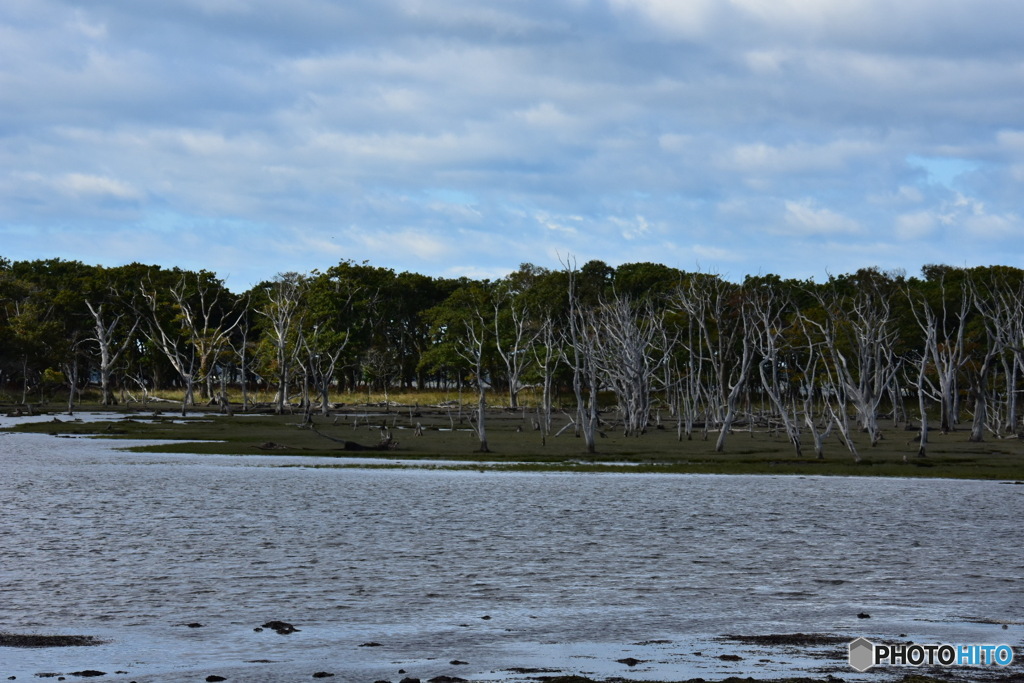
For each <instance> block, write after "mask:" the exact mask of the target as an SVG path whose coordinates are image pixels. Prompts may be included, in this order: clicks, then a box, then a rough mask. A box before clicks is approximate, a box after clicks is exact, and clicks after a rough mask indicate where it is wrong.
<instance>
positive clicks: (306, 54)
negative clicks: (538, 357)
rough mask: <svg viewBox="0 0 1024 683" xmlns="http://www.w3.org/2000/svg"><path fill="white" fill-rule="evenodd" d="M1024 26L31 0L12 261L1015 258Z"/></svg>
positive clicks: (998, 2)
mask: <svg viewBox="0 0 1024 683" xmlns="http://www.w3.org/2000/svg"><path fill="white" fill-rule="evenodd" d="M1022 24H1024V6H1020V5H1017V4H1015V3H1009V2H1005V1H1003V0H978V2H976V3H972V4H970V5H969V6H968V5H966V4H964V3H963V2H961V1H960V0H907V1H906V2H901V3H899V4H898V5H893V4H892V3H884V2H882V0H864V1H863V2H855V3H850V2H842V1H840V0H820V1H819V2H805V1H803V0H778V1H772V2H769V0H721V1H719V0H694V1H692V2H676V1H673V0H608V2H596V3H595V2H587V1H586V0H552V2H548V3H501V4H486V3H484V4H480V3H477V4H467V3H464V2H460V1H457V0H433V1H431V2H425V1H423V0H351V1H350V2H345V3H338V2H333V1H331V0H295V2H291V3H287V4H282V3H279V2H274V1H273V0H215V1H212V2H201V1H200V0H187V1H183V2H178V3H119V2H113V1H112V0H96V1H95V2H90V3H81V2H72V1H71V0H31V1H30V0H9V1H8V2H4V3H0V91H2V92H4V93H5V97H4V107H3V108H0V131H2V134H0V235H2V236H3V237H4V238H8V239H6V241H5V243H4V246H3V247H0V251H3V252H4V253H3V255H4V256H7V257H9V258H15V259H20V258H36V257H40V258H42V257H48V256H50V255H51V254H50V253H48V250H49V249H53V248H54V245H66V248H67V250H66V251H64V252H63V253H64V254H75V253H78V254H81V255H82V256H83V257H84V256H86V255H93V256H91V258H93V259H96V260H102V259H104V258H105V257H104V254H108V253H109V254H120V253H124V252H123V251H120V250H124V249H128V248H129V247H125V246H123V245H119V244H114V243H113V240H115V239H123V238H124V235H126V234H132V235H135V238H134V240H135V241H134V244H137V245H139V246H138V247H137V249H136V250H135V251H134V252H133V255H134V256H135V257H138V258H139V259H140V260H147V259H146V258H145V255H146V254H147V253H148V254H152V255H153V256H152V258H158V257H159V258H164V259H167V260H168V261H170V260H171V259H178V258H181V259H188V260H189V263H194V262H198V261H200V260H201V259H202V258H203V257H204V255H205V256H206V257H208V258H209V262H208V263H207V264H206V267H209V268H211V269H218V268H219V264H225V265H226V266H230V267H231V269H232V271H233V272H234V273H235V275H233V277H238V278H239V279H242V278H246V279H251V278H265V277H267V276H269V275H272V274H273V273H261V272H259V271H261V270H266V269H273V271H274V272H276V271H277V270H301V269H303V268H314V267H321V268H322V267H326V266H329V265H332V263H324V261H326V260H330V261H334V260H335V259H338V258H350V257H352V258H359V259H363V258H366V259H370V260H371V261H373V262H374V263H379V264H381V265H386V266H392V267H399V268H408V269H413V270H423V271H428V272H437V273H440V272H455V271H456V270H459V271H460V272H465V273H469V272H481V273H484V272H487V273H493V272H496V271H499V270H501V269H503V268H508V269H509V270H511V269H514V268H515V267H516V266H517V265H518V262H519V261H521V260H528V261H542V260H544V259H548V262H547V263H544V264H543V265H550V262H551V259H555V260H557V254H559V253H566V252H568V251H572V252H573V253H581V254H582V253H583V252H584V251H585V252H586V256H587V257H591V258H600V259H602V260H606V261H608V262H610V263H611V262H622V261H624V260H629V259H641V260H660V259H663V258H664V259H669V258H672V259H677V260H678V261H679V265H681V266H683V267H692V265H693V264H692V263H690V261H692V260H693V259H695V258H697V257H701V258H704V259H716V260H723V261H724V260H725V259H730V260H729V263H730V267H731V268H734V269H737V270H738V269H749V270H750V272H773V271H774V270H776V269H782V268H788V269H791V270H792V271H793V272H801V273H804V272H806V271H805V270H804V269H805V268H807V267H810V266H807V265H805V264H812V266H814V265H815V264H819V262H820V259H819V258H818V256H819V255H820V253H821V250H822V249H823V247H822V244H823V243H824V242H825V241H828V243H829V244H834V245H835V246H834V252H830V253H831V254H832V256H831V257H830V258H832V259H833V260H832V267H833V268H835V266H836V264H837V263H840V262H841V263H848V262H850V261H849V259H852V258H853V257H856V258H871V252H870V251H863V250H862V249H861V247H862V246H863V245H875V244H889V245H893V244H898V245H899V246H900V248H901V249H902V253H904V254H906V256H903V257H902V258H905V259H913V258H915V256H914V255H915V254H922V253H926V249H932V248H935V249H939V250H943V249H944V251H945V252H947V253H958V250H959V249H961V247H960V246H959V244H958V240H960V242H961V243H962V241H963V237H964V235H970V236H971V239H972V240H974V242H975V244H972V245H971V254H973V255H974V256H973V257H974V258H977V259H979V260H982V261H991V262H996V261H999V260H1001V259H1003V260H1005V259H1007V258H1009V257H1010V255H1012V254H1014V253H1016V252H1013V251H1011V250H1010V248H1009V247H1008V246H1007V245H1008V244H1010V242H1011V239H1012V238H1011V237H1008V235H1009V233H1010V232H1012V231H1013V230H1014V229H1017V228H1018V227H1019V226H1020V218H1019V216H1020V202H1019V198H1020V196H1021V192H1022V190H1024V170H1022V169H1024V132H1022V130H1021V127H1020V114H1019V112H1020V106H1019V101H1018V100H1019V96H1018V94H1017V93H1018V92H1019V80H1020V64H1021V63H1024V44H1022V43H1021V41H1020V40H1019V26H1021V25H1022ZM183 46H187V47H183ZM954 185H955V187H954ZM467 198H469V199H468V200H467ZM169 216H170V217H173V218H168V217H169ZM353 226H358V229H356V228H355V227H353ZM26 231H27V232H26ZM174 231H179V232H180V233H181V234H183V235H187V236H188V244H190V245H192V246H191V247H190V248H189V249H188V250H185V249H183V248H181V247H176V246H174V244H173V243H172V241H171V240H169V239H168V238H166V237H165V236H166V235H167V234H173V232H174ZM33 233H34V234H35V235H36V239H35V240H32V239H28V238H26V237H25V235H26V234H33ZM82 235H87V236H88V237H87V238H83V237H81V236H82ZM65 236H66V239H65ZM108 240H109V241H110V242H109V243H108ZM694 245H699V246H694ZM737 245H739V246H738V247H737ZM62 248H63V247H62ZM232 248H235V249H237V250H240V251H246V252H247V253H250V254H253V255H250V256H249V257H248V258H247V259H244V258H243V259H240V258H232V257H231V254H230V252H231V249H232ZM699 249H705V250H711V251H704V252H703V253H702V254H701V253H698V252H699ZM844 249H845V251H843V250H844ZM147 250H148V251H147ZM716 250H717V251H716ZM264 253H266V254H268V255H267V256H264V255H263V254H264ZM928 253H930V252H928ZM939 253H942V252H941V251H940V252H939ZM842 254H849V255H851V256H849V257H845V256H842ZM111 258H113V257H111ZM894 258H895V257H894ZM285 261H287V262H285ZM171 265H176V264H173V263H171ZM862 265H870V263H860V264H856V266H857V267H859V266H862ZM906 266H907V270H908V271H916V269H917V267H918V264H915V263H908V264H906ZM243 268H244V269H246V271H245V272H244V273H243V271H242V270H241V269H243Z"/></svg>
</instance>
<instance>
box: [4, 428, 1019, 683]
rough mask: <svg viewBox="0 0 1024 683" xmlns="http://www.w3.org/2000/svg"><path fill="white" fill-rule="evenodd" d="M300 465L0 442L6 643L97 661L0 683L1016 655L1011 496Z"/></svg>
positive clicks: (751, 665)
mask: <svg viewBox="0 0 1024 683" xmlns="http://www.w3.org/2000/svg"><path fill="white" fill-rule="evenodd" d="M123 443H124V442H118V444H119V445H121V444H123ZM303 462H312V460H309V459H303V458H291V457H284V458H282V457H273V456H253V457H251V458H250V457H246V458H239V457H227V456H224V457H221V456H188V455H140V454H131V453H123V452H117V451H113V450H111V448H110V442H99V441H90V440H81V439H76V440H69V439H54V438H52V437H45V436H33V435H12V434H3V435H0V466H2V468H3V472H4V476H3V478H2V481H0V506H2V508H0V509H2V510H3V511H4V522H3V534H2V535H0V558H2V565H0V631H10V632H17V633H27V632H37V633H71V634H85V635H95V636H98V637H101V638H104V639H107V640H109V641H110V643H109V644H108V645H104V646H100V647H92V648H64V649H60V650H55V649H46V650H20V649H12V648H4V649H3V650H0V675H3V676H8V675H17V676H18V677H19V679H21V678H22V677H26V678H27V677H30V676H32V675H34V674H36V673H39V672H46V671H54V672H68V671H75V670H80V669H86V668H91V669H99V670H103V671H107V672H109V673H112V672H114V671H126V672H128V674H129V675H126V676H124V680H129V679H132V680H139V681H142V680H147V681H158V680H160V681H164V680H166V681H171V680H179V678H178V677H179V676H182V675H183V672H186V671H187V672H190V674H189V675H199V673H203V674H204V675H205V673H211V672H213V673H221V672H222V671H229V672H230V671H233V672H235V673H237V674H238V675H239V676H240V678H239V679H242V678H244V679H245V680H253V681H256V680H266V681H278V680H282V681H283V680H297V679H298V678H302V679H304V678H308V677H309V675H310V674H311V673H312V672H314V671H319V670H327V671H334V672H336V673H338V674H339V678H335V679H334V680H354V681H364V682H365V681H370V680H374V679H375V678H386V679H391V680H398V679H399V678H401V677H402V675H399V674H398V670H399V669H405V670H407V671H408V673H409V675H417V676H422V677H423V678H424V679H426V678H428V677H430V676H433V675H438V674H442V673H443V674H448V675H458V676H462V677H464V678H499V677H508V676H511V675H512V674H511V673H509V672H507V671H504V670H506V669H508V668H510V667H550V668H556V669H558V670H561V671H567V672H585V673H591V674H595V675H602V676H626V675H633V676H635V677H639V678H655V677H660V678H665V677H668V678H677V679H678V678H686V677H690V676H698V675H700V676H704V677H712V676H717V675H768V674H778V673H786V672H791V671H792V668H793V666H795V665H796V664H794V663H793V662H791V661H790V660H789V659H787V657H786V656H785V655H784V653H783V654H778V656H776V657H774V658H773V657H772V656H770V655H769V656H768V657H764V656H762V657H760V658H761V659H765V658H767V659H771V660H772V661H770V662H762V661H758V659H759V658H758V656H757V655H756V654H753V655H749V656H745V657H744V659H743V660H742V661H740V662H728V663H726V662H722V661H721V660H718V659H717V658H716V657H717V654H718V653H721V652H733V651H738V650H735V647H734V646H733V645H731V644H724V643H721V642H719V641H716V640H714V637H715V636H719V635H721V634H727V633H741V634H766V633H794V632H824V633H832V634H838V635H843V636H847V635H849V636H859V635H867V636H872V635H877V636H882V637H887V638H896V637H897V636H899V635H900V634H908V637H909V638H914V639H917V640H918V641H919V642H937V641H947V642H948V641H952V640H961V641H969V642H992V641H998V642H1009V643H1010V644H1013V645H1017V644H1019V641H1020V634H1021V629H1022V627H1021V626H1020V625H1018V624H1014V625H1011V626H1010V627H1009V629H1007V630H1003V629H1001V628H1000V626H999V625H998V624H992V623H979V622H983V621H990V622H1003V621H1007V622H1015V621H1020V620H1021V615H1022V614H1024V598H1022V596H1024V591H1022V583H1024V582H1022V577H1024V554H1022V553H1021V552H1020V550H1019V544H1018V540H1017V539H1018V538H1019V533H1020V520H1021V518H1022V515H1021V513H1022V511H1024V487H1020V486H1010V485H1005V484H999V483H994V482H969V481H968V482H961V481H940V480H927V481H921V480H898V479H896V480H881V479H852V478H818V477H808V478H805V477H753V476H751V477H747V476H733V477H716V476H670V475H662V476H657V475H641V474H628V473H624V474H621V475H619V474H617V475H578V474H573V475H569V474H508V473H479V472H441V471H422V470H397V471H396V470H351V469H343V470H314V469H302V468H277V467H273V466H271V465H278V464H282V463H303ZM858 613H869V614H870V615H871V620H862V619H858V618H857V615H858ZM271 619H279V620H284V621H287V622H291V623H293V624H295V625H296V626H297V627H298V628H299V629H301V630H300V632H298V633H294V634H292V635H289V636H281V635H278V634H276V633H273V632H271V631H269V630H268V631H264V632H256V631H254V630H253V629H254V627H257V626H259V625H260V624H262V623H264V622H266V621H268V620H271ZM188 623H201V624H203V626H202V627H201V628H189V627H188V626H186V624H188ZM650 641H668V642H657V643H651V642H650ZM371 642H375V643H380V646H374V647H361V645H363V644H365V643H371ZM716 648H717V649H716ZM695 651H700V652H701V654H700V655H694V652H695ZM844 655H845V651H844V650H842V649H841V648H840V649H837V650H836V652H835V656H834V657H833V659H832V660H831V661H829V660H817V661H810V662H805V663H803V665H806V666H807V667H808V668H810V669H812V670H813V668H814V667H820V666H824V665H833V666H834V667H835V668H836V669H838V667H840V666H841V665H843V664H844V662H843V661H841V659H842V657H843V656H844ZM629 656H632V657H635V658H637V659H641V660H645V661H644V663H642V664H640V665H638V666H636V667H632V668H631V667H627V666H626V665H624V664H620V663H617V662H616V660H617V659H622V658H625V657H629ZM1019 656H1020V655H1019ZM253 660H270V661H269V663H268V662H266V661H264V662H259V663H252V662H253ZM452 660H460V661H468V662H469V664H467V665H451V664H449V662H450V661H452ZM247 662H250V663H248V664H247ZM239 672H243V673H239ZM296 672H301V676H298V677H297V678H296ZM851 673H852V672H851V671H850V670H849V669H845V670H842V671H841V673H840V675H842V676H844V677H847V678H850V679H854V678H856V677H855V676H850V675H848V674H851ZM345 674H348V677H347V678H346V676H345ZM289 676H291V677H290V678H289ZM876 679H877V677H876ZM105 680H111V678H107V679H105Z"/></svg>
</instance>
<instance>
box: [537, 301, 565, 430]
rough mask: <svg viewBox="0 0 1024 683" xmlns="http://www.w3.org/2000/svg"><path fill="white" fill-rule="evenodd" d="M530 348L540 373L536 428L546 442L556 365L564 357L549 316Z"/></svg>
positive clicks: (560, 340)
mask: <svg viewBox="0 0 1024 683" xmlns="http://www.w3.org/2000/svg"><path fill="white" fill-rule="evenodd" d="M535 342H536V343H534V344H533V345H532V346H531V349H532V352H533V358H534V363H535V364H536V366H537V368H538V369H539V370H540V373H541V400H540V405H539V406H537V410H538V416H539V417H538V425H537V426H538V427H539V428H540V430H541V435H542V440H544V441H545V442H546V439H547V437H548V435H550V434H551V409H552V402H553V400H554V398H553V395H554V378H555V370H556V368H557V367H558V363H559V362H561V361H562V360H563V359H564V357H565V352H564V350H563V349H562V337H561V335H559V334H558V333H557V331H556V329H555V321H554V318H553V317H552V316H551V315H545V316H544V318H543V319H542V320H541V323H540V328H539V330H538V332H537V336H536V337H535Z"/></svg>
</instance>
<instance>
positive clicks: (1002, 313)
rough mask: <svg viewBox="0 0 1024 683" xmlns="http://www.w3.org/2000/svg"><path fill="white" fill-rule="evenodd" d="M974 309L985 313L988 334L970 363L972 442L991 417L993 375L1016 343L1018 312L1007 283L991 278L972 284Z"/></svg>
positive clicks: (981, 437)
mask: <svg viewBox="0 0 1024 683" xmlns="http://www.w3.org/2000/svg"><path fill="white" fill-rule="evenodd" d="M970 290H971V299H972V300H973V302H974V308H975V309H976V310H977V311H978V312H979V313H980V314H981V315H980V317H981V323H982V326H983V329H984V331H985V334H984V335H982V338H981V340H980V343H979V345H978V347H979V351H978V356H977V358H975V361H974V362H973V363H970V364H969V365H968V367H969V369H970V372H969V373H968V374H969V378H970V386H971V393H972V394H973V396H974V419H973V420H972V422H971V435H970V437H968V441H972V442H975V443H977V442H981V441H984V439H985V430H986V428H987V426H988V420H989V393H990V390H989V378H990V376H991V374H992V370H993V368H994V367H995V363H996V360H997V359H998V358H999V357H1000V356H1001V355H1002V353H1003V351H1004V350H1005V349H1006V348H1007V346H1008V345H1010V344H1011V343H1012V335H1013V328H1014V323H1015V322H1016V321H1015V317H1016V311H1015V310H1014V309H1015V307H1014V306H1013V304H1012V301H1010V300H1009V296H1008V292H1007V288H1006V286H1005V284H1004V283H1002V282H999V281H990V282H987V283H984V284H974V285H971V286H970Z"/></svg>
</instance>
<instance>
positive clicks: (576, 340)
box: [563, 262, 598, 453]
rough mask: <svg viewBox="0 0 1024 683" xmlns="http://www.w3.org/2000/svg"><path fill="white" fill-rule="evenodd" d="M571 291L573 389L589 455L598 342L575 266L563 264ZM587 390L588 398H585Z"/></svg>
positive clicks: (593, 434)
mask: <svg viewBox="0 0 1024 683" xmlns="http://www.w3.org/2000/svg"><path fill="white" fill-rule="evenodd" d="M563 265H564V267H565V272H566V274H567V276H568V288H569V335H568V342H569V351H568V353H567V360H568V362H569V364H570V365H571V367H572V390H573V394H574V395H575V397H576V421H575V422H576V428H577V429H578V430H579V433H580V434H582V436H583V441H584V444H585V446H586V450H587V453H596V452H597V441H596V437H597V423H598V405H597V400H598V399H597V395H598V366H597V343H596V339H595V337H596V333H595V330H594V324H593V316H592V314H591V313H590V312H589V311H587V310H586V309H584V308H583V306H582V305H581V302H580V297H579V292H578V290H577V274H578V271H577V269H576V265H575V263H569V262H566V263H565V264H563ZM584 391H586V392H587V393H588V397H587V398H586V399H584Z"/></svg>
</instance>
